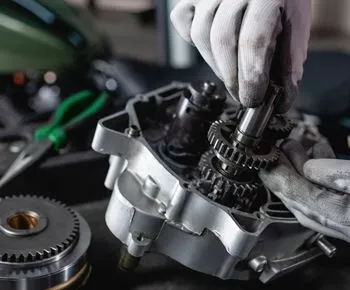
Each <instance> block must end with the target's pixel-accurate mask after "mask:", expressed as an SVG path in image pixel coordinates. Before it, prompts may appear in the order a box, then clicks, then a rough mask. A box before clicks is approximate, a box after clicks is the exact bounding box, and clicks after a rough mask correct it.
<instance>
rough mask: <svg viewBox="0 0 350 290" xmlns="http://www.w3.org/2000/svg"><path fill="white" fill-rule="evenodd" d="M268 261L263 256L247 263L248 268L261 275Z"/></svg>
mask: <svg viewBox="0 0 350 290" xmlns="http://www.w3.org/2000/svg"><path fill="white" fill-rule="evenodd" d="M267 264H268V260H267V258H266V257H265V256H259V257H256V258H254V259H252V260H250V261H249V266H250V267H251V268H252V269H253V271H255V272H256V273H261V272H263V271H264V270H265V268H266V266H267Z"/></svg>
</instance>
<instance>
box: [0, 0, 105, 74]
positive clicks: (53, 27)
mask: <svg viewBox="0 0 350 290" xmlns="http://www.w3.org/2000/svg"><path fill="white" fill-rule="evenodd" d="M92 22H93V21H92V19H91V18H90V16H89V15H87V13H85V12H84V11H78V10H76V9H75V8H73V7H71V6H69V5H68V4H66V3H65V2H64V1H63V0H1V1H0V39H1V45H0V73H10V72H14V71H22V70H27V69H37V70H46V69H62V68H66V67H70V68H71V67H74V66H76V65H80V64H81V63H85V62H87V61H89V60H90V59H91V58H93V57H94V56H96V55H99V54H100V53H101V52H102V51H103V49H104V42H103V41H102V38H101V35H100V34H99V33H98V32H97V31H96V29H95V28H94V27H93V26H92V25H91V23H92Z"/></svg>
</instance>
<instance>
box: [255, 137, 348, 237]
mask: <svg viewBox="0 0 350 290" xmlns="http://www.w3.org/2000/svg"><path fill="white" fill-rule="evenodd" d="M282 148H283V151H284V153H285V155H286V156H287V158H288V162H286V161H285V162H281V163H280V164H279V165H278V166H277V167H275V168H273V169H272V170H271V171H261V172H260V178H261V179H262V180H263V182H264V184H265V186H266V187H267V188H268V189H270V190H271V191H272V192H273V193H274V194H275V195H276V196H278V197H279V198H280V199H281V201H282V202H283V203H284V204H285V205H286V207H287V208H288V209H289V210H290V211H291V212H292V213H293V214H294V215H295V217H296V218H297V219H298V221H299V222H300V223H301V224H302V225H303V226H305V227H307V228H310V229H313V230H314V231H316V232H319V233H322V234H325V235H327V236H331V237H334V238H339V239H342V240H345V241H348V242H350V161H347V160H338V159H309V160H307V159H308V156H307V155H306V153H305V151H304V150H303V148H302V147H301V146H300V143H298V142H297V141H289V142H288V143H286V144H284V146H283V147H282ZM312 151H313V152H314V154H313V156H312V157H313V158H318V157H320V156H322V157H323V158H329V157H334V156H332V153H330V152H331V151H330V150H329V149H328V148H327V144H326V143H324V144H321V143H318V144H316V145H315V146H314V148H313V150H312ZM325 152H326V153H325ZM327 155H328V156H327ZM288 163H289V164H288ZM291 164H292V165H291Z"/></svg>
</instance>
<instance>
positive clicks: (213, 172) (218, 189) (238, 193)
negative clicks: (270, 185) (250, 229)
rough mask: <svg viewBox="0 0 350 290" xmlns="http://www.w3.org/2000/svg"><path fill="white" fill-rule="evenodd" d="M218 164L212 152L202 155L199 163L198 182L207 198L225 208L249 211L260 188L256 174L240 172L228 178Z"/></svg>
mask: <svg viewBox="0 0 350 290" xmlns="http://www.w3.org/2000/svg"><path fill="white" fill-rule="evenodd" d="M220 164H221V162H220V161H219V159H218V158H217V156H216V155H215V154H214V152H213V151H208V152H206V153H204V154H203V155H202V158H201V160H200V162H199V168H200V171H201V181H200V182H201V184H202V186H203V188H204V189H205V190H206V192H207V195H208V197H209V198H211V199H213V200H214V201H217V202H220V203H223V204H225V205H226V206H230V207H234V208H236V209H245V210H249V208H250V207H251V205H252V204H253V202H254V200H255V196H256V194H257V192H258V190H259V189H260V188H262V184H261V182H260V181H259V179H258V178H257V176H256V174H252V173H251V172H246V171H240V174H239V175H238V176H236V177H234V176H233V177H229V176H227V175H226V174H225V172H223V171H224V170H222V169H221V168H220ZM231 172H232V171H231ZM237 172H238V171H237ZM245 173H247V174H245Z"/></svg>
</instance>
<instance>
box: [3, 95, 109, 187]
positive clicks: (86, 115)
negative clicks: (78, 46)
mask: <svg viewBox="0 0 350 290" xmlns="http://www.w3.org/2000/svg"><path fill="white" fill-rule="evenodd" d="M108 100H109V96H108V94H107V93H106V92H103V93H101V94H100V95H99V96H97V97H96V96H95V94H94V93H93V92H92V91H90V90H84V91H81V92H79V93H76V94H74V95H72V96H70V97H68V98H66V99H65V100H64V101H63V102H62V103H61V104H60V105H59V106H58V108H57V109H56V111H55V113H54V114H53V117H52V118H51V121H49V122H48V123H47V124H46V125H45V126H42V127H39V128H37V129H36V130H35V131H34V134H33V136H32V138H31V139H32V140H31V141H30V142H29V143H28V144H27V145H26V146H25V147H24V149H23V150H22V151H21V152H20V153H19V155H18V156H17V158H16V159H15V161H14V162H13V163H12V164H11V165H10V167H9V168H8V169H7V171H6V172H5V174H4V175H3V176H2V178H1V179H0V188H1V187H3V186H4V185H5V184H7V183H8V182H9V181H11V180H12V179H14V178H15V177H17V176H18V175H20V174H21V173H23V172H25V171H26V170H28V169H29V168H32V167H34V166H37V165H38V164H40V163H41V162H42V161H43V160H45V159H46V158H48V157H49V156H51V155H54V154H57V153H58V152H59V150H60V149H61V148H62V147H63V146H64V145H65V144H66V142H67V140H69V138H70V137H71V136H72V134H74V132H76V131H77V130H80V129H82V127H83V126H85V125H86V124H87V123H89V121H94V120H96V119H98V117H99V113H100V112H101V111H102V110H103V109H104V108H105V107H106V104H107V103H108Z"/></svg>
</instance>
